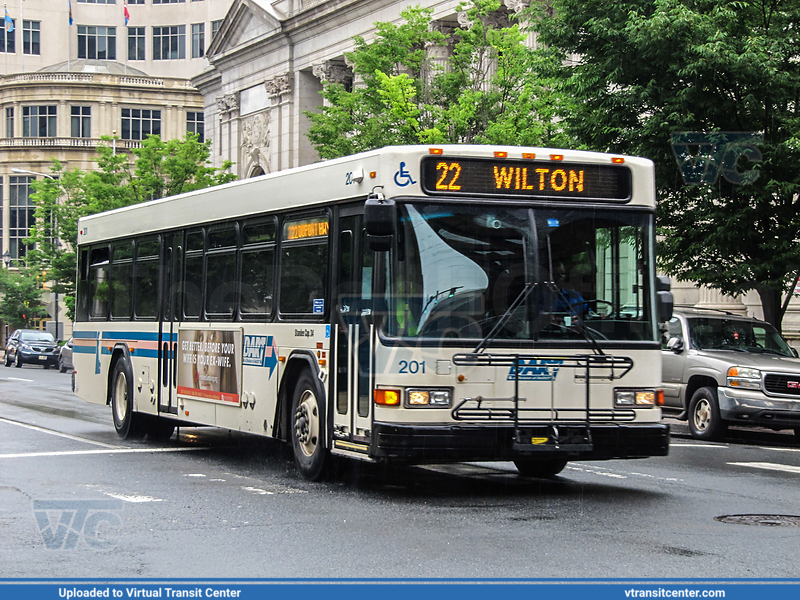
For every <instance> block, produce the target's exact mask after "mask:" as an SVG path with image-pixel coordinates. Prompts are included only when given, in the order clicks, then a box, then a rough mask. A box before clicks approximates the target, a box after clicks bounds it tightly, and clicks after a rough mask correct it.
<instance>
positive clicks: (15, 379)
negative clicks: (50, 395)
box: [5, 377, 33, 383]
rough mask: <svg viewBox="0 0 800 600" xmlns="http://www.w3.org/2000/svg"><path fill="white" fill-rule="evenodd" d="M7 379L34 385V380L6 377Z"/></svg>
mask: <svg viewBox="0 0 800 600" xmlns="http://www.w3.org/2000/svg"><path fill="white" fill-rule="evenodd" d="M5 379H9V380H11V381H25V382H26V383H33V379H22V377H6V378H5Z"/></svg>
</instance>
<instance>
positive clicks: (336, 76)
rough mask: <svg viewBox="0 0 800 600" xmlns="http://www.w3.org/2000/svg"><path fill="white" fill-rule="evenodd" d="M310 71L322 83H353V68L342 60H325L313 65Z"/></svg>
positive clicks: (347, 85) (345, 84)
mask: <svg viewBox="0 0 800 600" xmlns="http://www.w3.org/2000/svg"><path fill="white" fill-rule="evenodd" d="M311 72H312V73H314V77H316V78H317V79H319V80H320V81H321V82H323V83H341V84H342V85H343V86H345V87H349V86H351V85H352V84H353V69H352V67H351V66H350V65H348V64H346V63H345V62H344V61H341V62H339V61H333V60H326V61H325V62H322V63H318V64H316V65H313V66H312V67H311Z"/></svg>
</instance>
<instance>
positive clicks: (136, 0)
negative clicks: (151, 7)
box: [128, 0, 144, 4]
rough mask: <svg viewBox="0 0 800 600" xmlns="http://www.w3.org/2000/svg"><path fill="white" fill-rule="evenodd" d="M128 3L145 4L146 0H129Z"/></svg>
mask: <svg viewBox="0 0 800 600" xmlns="http://www.w3.org/2000/svg"><path fill="white" fill-rule="evenodd" d="M128 4H144V0H128Z"/></svg>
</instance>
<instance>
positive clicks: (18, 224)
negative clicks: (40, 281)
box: [8, 177, 35, 260]
mask: <svg viewBox="0 0 800 600" xmlns="http://www.w3.org/2000/svg"><path fill="white" fill-rule="evenodd" d="M33 179H34V178H33V177H9V178H8V181H9V199H8V205H9V208H10V211H9V212H10V214H9V223H8V225H9V227H8V246H9V247H8V251H9V252H10V253H11V258H12V259H13V260H18V259H20V258H25V254H27V251H28V249H29V248H30V246H27V245H26V244H25V242H24V240H25V238H27V237H28V236H29V235H30V233H29V231H30V228H31V225H33V213H34V210H35V207H34V205H33V201H32V200H31V198H30V191H31V187H30V186H31V181H33Z"/></svg>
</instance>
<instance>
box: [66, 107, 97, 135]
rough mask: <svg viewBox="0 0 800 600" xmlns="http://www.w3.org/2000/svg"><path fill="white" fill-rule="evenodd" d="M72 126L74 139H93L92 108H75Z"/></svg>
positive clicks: (73, 108) (73, 109)
mask: <svg viewBox="0 0 800 600" xmlns="http://www.w3.org/2000/svg"><path fill="white" fill-rule="evenodd" d="M71 125H72V127H71V135H72V137H74V138H79V137H83V138H88V137H92V107H91V106H73V107H72V120H71Z"/></svg>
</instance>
